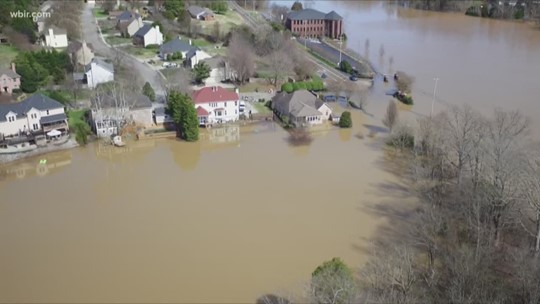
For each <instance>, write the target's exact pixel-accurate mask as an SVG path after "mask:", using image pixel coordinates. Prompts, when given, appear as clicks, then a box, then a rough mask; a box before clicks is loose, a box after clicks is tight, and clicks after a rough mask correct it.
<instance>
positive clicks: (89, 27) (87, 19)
mask: <svg viewBox="0 0 540 304" xmlns="http://www.w3.org/2000/svg"><path fill="white" fill-rule="evenodd" d="M92 7H93V5H91V4H86V7H85V9H84V11H83V14H82V20H81V23H82V24H83V25H84V27H83V32H82V36H83V39H85V40H86V42H87V43H91V44H92V45H93V46H94V51H96V52H97V53H100V54H101V55H103V56H105V57H109V58H113V57H114V54H115V52H116V51H115V49H114V47H113V46H110V45H108V44H106V43H105V41H104V40H103V39H102V37H100V34H99V28H98V24H97V22H96V19H95V18H94V16H93V14H92ZM123 53H124V54H125V55H126V56H125V61H127V64H126V65H127V66H130V67H132V68H133V72H134V73H137V74H139V75H140V76H141V78H142V79H143V80H144V81H145V82H149V83H150V84H151V85H152V87H153V88H154V91H155V92H156V96H157V99H158V100H161V99H164V98H165V90H164V89H163V82H162V80H163V78H162V77H163V75H162V74H160V73H159V71H156V70H155V69H153V68H152V67H150V65H148V63H145V62H144V61H143V60H142V59H137V58H135V57H133V56H131V55H130V54H127V53H125V52H123Z"/></svg>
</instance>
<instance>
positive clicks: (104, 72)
mask: <svg viewBox="0 0 540 304" xmlns="http://www.w3.org/2000/svg"><path fill="white" fill-rule="evenodd" d="M84 74H85V79H86V83H87V84H88V87H89V88H95V87H96V86H97V85H98V84H100V83H105V82H109V81H113V80H114V67H113V65H112V64H111V63H108V62H105V61H103V60H101V59H99V58H94V59H92V62H90V63H89V64H87V65H86V67H85V69H84Z"/></svg>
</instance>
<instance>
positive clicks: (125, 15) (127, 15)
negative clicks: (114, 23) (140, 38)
mask: <svg viewBox="0 0 540 304" xmlns="http://www.w3.org/2000/svg"><path fill="white" fill-rule="evenodd" d="M140 16H141V15H139V14H137V13H134V12H130V11H123V12H122V13H121V14H120V15H118V16H116V20H122V21H124V20H130V19H132V18H135V19H138V18H139V17H140Z"/></svg>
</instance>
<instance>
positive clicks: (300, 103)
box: [272, 90, 321, 117]
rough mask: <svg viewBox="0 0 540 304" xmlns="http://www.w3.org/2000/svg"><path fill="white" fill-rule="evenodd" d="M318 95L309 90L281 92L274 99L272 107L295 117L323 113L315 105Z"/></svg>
mask: <svg viewBox="0 0 540 304" xmlns="http://www.w3.org/2000/svg"><path fill="white" fill-rule="evenodd" d="M317 103H318V102H317V96H315V95H313V94H312V93H310V92H309V91H307V90H298V91H294V92H293V93H289V94H288V93H284V92H282V93H279V94H277V95H276V96H274V98H273V99H272V107H273V108H274V109H276V110H278V111H279V112H281V113H282V114H291V115H293V116H294V117H304V116H316V115H321V112H319V111H318V110H317V109H316V108H315V107H316V105H317Z"/></svg>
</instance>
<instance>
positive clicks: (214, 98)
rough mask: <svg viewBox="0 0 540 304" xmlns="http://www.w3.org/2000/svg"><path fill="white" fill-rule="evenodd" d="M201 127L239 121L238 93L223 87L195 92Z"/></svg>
mask: <svg viewBox="0 0 540 304" xmlns="http://www.w3.org/2000/svg"><path fill="white" fill-rule="evenodd" d="M192 99H193V103H195V108H196V110H197V116H198V118H199V124H200V125H204V126H205V125H208V124H215V123H223V122H231V121H237V120H238V118H239V117H240V100H239V99H240V98H239V97H238V92H236V91H229V90H226V89H224V88H222V87H217V86H214V87H205V88H202V89H200V90H198V91H195V92H193V95H192Z"/></svg>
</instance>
